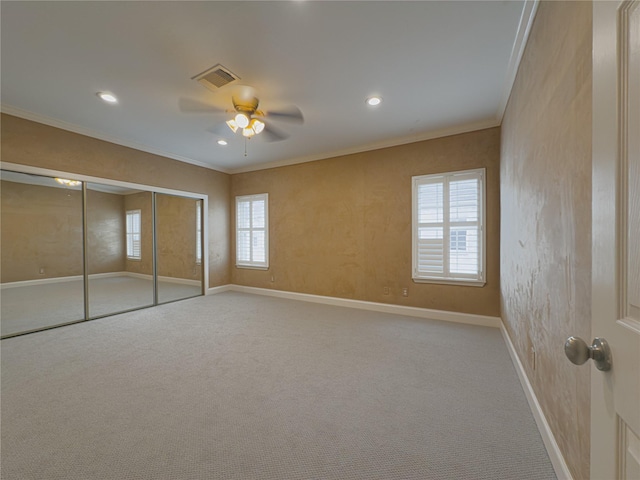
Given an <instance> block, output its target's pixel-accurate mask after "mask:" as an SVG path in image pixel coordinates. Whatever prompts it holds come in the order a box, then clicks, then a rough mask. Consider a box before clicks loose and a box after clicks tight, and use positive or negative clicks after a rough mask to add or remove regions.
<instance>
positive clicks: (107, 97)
mask: <svg viewBox="0 0 640 480" xmlns="http://www.w3.org/2000/svg"><path fill="white" fill-rule="evenodd" d="M96 95H98V96H99V97H100V98H101V99H102V100H104V101H105V102H107V103H118V99H117V98H116V97H115V95H114V94H113V93H109V92H98V93H96Z"/></svg>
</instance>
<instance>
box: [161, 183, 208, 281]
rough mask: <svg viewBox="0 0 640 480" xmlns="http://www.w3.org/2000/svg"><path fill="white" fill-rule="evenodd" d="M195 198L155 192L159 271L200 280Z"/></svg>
mask: <svg viewBox="0 0 640 480" xmlns="http://www.w3.org/2000/svg"><path fill="white" fill-rule="evenodd" d="M196 203H197V202H196V200H194V199H192V198H184V197H177V196H173V195H162V194H158V195H156V221H157V227H156V228H157V232H158V238H157V240H156V243H157V245H158V275H160V276H164V277H173V278H184V279H188V280H201V278H202V275H201V271H202V268H201V266H200V265H197V264H196Z"/></svg>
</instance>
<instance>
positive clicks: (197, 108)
mask: <svg viewBox="0 0 640 480" xmlns="http://www.w3.org/2000/svg"><path fill="white" fill-rule="evenodd" d="M178 108H180V111H181V112H184V113H225V112H226V110H225V109H224V108H220V107H216V106H215V105H210V104H208V103H204V102H201V101H200V100H194V99H193V98H180V99H178Z"/></svg>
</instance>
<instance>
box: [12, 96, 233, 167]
mask: <svg viewBox="0 0 640 480" xmlns="http://www.w3.org/2000/svg"><path fill="white" fill-rule="evenodd" d="M0 111H1V112H2V113H6V114H7V115H13V116H14V117H19V118H23V119H25V120H30V121H32V122H36V123H42V124H44V125H49V126H50V127H55V128H59V129H61V130H66V131H68V132H73V133H77V134H80V135H84V136H85V137H91V138H96V139H98V140H103V141H105V142H109V143H113V144H116V145H120V146H123V147H128V148H133V149H134V150H140V151H142V152H146V153H151V154H153V155H159V156H161V157H165V158H170V159H172V160H178V161H180V162H184V163H189V164H191V165H196V166H198V167H203V168H207V169H209V170H215V171H218V172H222V173H227V174H228V173H229V171H228V170H226V169H222V168H219V167H214V166H213V165H211V164H208V163H205V162H200V161H198V160H193V159H191V158H188V157H183V156H180V155H176V154H174V153H169V152H165V151H162V150H159V149H157V148H153V147H150V146H148V145H144V144H141V143H136V142H132V141H130V140H123V139H121V138H118V137H114V136H111V135H104V134H102V133H99V132H96V131H95V130H92V129H90V128H86V127H81V126H80V125H75V124H73V123H68V122H64V121H62V120H57V119H55V118H51V117H47V116H46V115H41V114H39V113H33V112H30V111H28V110H23V109H21V108H18V107H14V106H11V105H6V104H2V105H0Z"/></svg>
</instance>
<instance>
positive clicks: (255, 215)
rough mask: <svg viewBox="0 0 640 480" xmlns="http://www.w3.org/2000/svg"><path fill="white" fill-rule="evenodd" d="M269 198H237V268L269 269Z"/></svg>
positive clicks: (264, 194) (264, 196) (264, 195)
mask: <svg viewBox="0 0 640 480" xmlns="http://www.w3.org/2000/svg"><path fill="white" fill-rule="evenodd" d="M268 252H269V196H268V194H267V193H261V194H259V195H247V196H242V197H236V266H238V267H253V268H264V269H267V268H269V255H268Z"/></svg>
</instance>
